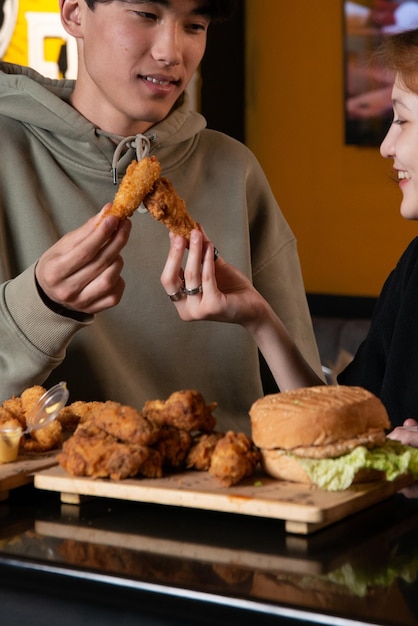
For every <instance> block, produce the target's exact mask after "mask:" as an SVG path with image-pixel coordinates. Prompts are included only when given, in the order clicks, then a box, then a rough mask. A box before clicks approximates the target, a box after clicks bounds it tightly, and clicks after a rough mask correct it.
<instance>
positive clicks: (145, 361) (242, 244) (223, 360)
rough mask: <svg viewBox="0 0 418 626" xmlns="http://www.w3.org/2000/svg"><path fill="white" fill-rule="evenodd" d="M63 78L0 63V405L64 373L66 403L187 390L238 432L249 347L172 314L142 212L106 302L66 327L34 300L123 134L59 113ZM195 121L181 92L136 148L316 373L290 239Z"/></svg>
mask: <svg viewBox="0 0 418 626" xmlns="http://www.w3.org/2000/svg"><path fill="white" fill-rule="evenodd" d="M73 86H74V84H73V82H71V81H68V80H66V81H55V80H49V79H45V78H43V77H41V76H39V75H38V74H37V73H36V72H34V71H32V70H29V69H27V68H22V67H18V66H13V65H9V64H6V63H0V136H1V151H2V157H1V168H0V283H1V286H0V298H1V307H0V400H4V399H6V398H9V397H11V396H12V395H13V394H20V393H21V392H22V390H23V389H24V388H25V387H28V386H31V385H33V384H41V383H42V384H45V385H46V386H49V385H50V384H52V383H53V382H56V381H57V380H66V381H67V383H68V387H69V390H70V401H75V400H105V399H112V400H115V401H119V402H123V403H125V404H130V405H132V406H135V407H137V408H141V407H142V405H143V403H144V402H145V401H146V400H150V399H156V398H160V399H165V398H166V397H168V395H169V394H170V393H171V392H173V391H175V390H179V389H186V388H192V389H197V390H199V391H201V392H202V393H203V395H204V397H205V399H206V401H207V402H213V401H216V402H218V409H217V410H216V412H215V415H216V416H217V418H218V428H219V429H226V428H229V427H230V428H234V429H237V428H240V429H242V430H246V431H247V432H248V430H249V420H248V416H247V413H248V409H249V407H250V405H251V403H252V402H253V401H254V400H255V399H256V398H258V397H260V396H261V395H262V393H263V389H262V381H261V378H260V373H259V361H258V353H257V348H256V346H255V345H254V343H253V341H252V340H251V338H250V337H249V336H248V335H247V333H246V332H245V331H244V330H243V329H242V328H241V327H239V326H235V325H233V324H222V323H214V322H195V323H186V322H183V321H182V320H181V319H180V318H179V317H178V315H177V312H176V309H175V307H174V306H173V305H172V303H171V302H170V300H169V299H168V298H167V295H166V294H165V292H164V290H163V288H162V287H161V284H160V274H161V271H162V268H163V266H164V263H165V259H166V255H167V251H168V235H167V230H166V228H164V227H163V226H162V225H161V224H159V223H157V222H155V221H154V220H153V219H152V217H151V216H150V215H149V214H140V213H136V214H135V215H134V216H133V218H132V222H133V228H132V231H131V236H130V239H129V242H128V244H127V246H126V248H125V249H124V251H123V257H124V270H123V277H124V279H125V281H126V289H125V293H124V296H123V299H122V301H121V303H120V304H119V305H118V306H117V307H115V308H113V309H112V310H109V311H106V312H103V313H100V314H98V315H96V316H95V317H94V318H93V317H92V318H89V319H85V320H84V321H83V322H80V321H77V320H75V319H72V318H71V317H66V316H64V315H60V314H59V313H56V312H54V311H52V310H50V309H49V308H48V307H47V306H46V305H45V304H44V303H43V301H42V300H41V299H40V297H39V295H38V292H37V289H36V285H35V281H34V266H35V263H36V261H37V259H38V258H39V256H40V255H41V254H42V253H43V252H44V251H45V250H46V249H47V248H49V247H50V246H51V245H52V244H53V243H54V242H55V241H56V240H57V239H58V238H59V237H61V236H62V235H64V233H66V232H68V231H70V230H73V229H75V228H77V227H78V226H80V225H82V224H83V223H84V222H86V220H87V219H89V218H90V217H91V216H92V215H94V214H96V213H98V212H99V210H100V209H101V208H102V206H103V205H104V204H105V203H106V202H109V201H111V200H112V198H113V196H114V193H115V189H116V188H115V185H114V183H113V180H112V161H113V159H114V154H115V148H116V145H117V144H118V142H119V141H120V140H122V139H123V138H122V137H114V136H108V135H106V133H104V132H101V131H98V129H97V128H95V127H94V125H93V124H91V123H90V122H89V121H88V120H86V119H85V118H83V117H82V116H81V115H80V114H79V113H78V112H77V111H76V110H75V109H74V108H72V106H71V105H70V104H69V97H70V94H71V91H72V89H73ZM205 126H206V123H205V120H204V118H203V117H202V116H201V115H200V114H198V113H196V112H192V111H190V110H189V107H188V105H187V98H185V100H184V102H183V103H182V104H181V105H180V106H179V107H178V108H177V109H175V110H174V111H173V112H172V113H171V114H170V115H169V116H168V117H167V118H166V119H165V120H163V121H162V122H161V123H159V124H157V125H155V126H154V127H153V128H151V129H150V130H149V131H147V133H146V136H147V138H148V139H149V142H150V154H155V155H156V156H157V157H158V159H159V160H160V162H161V164H162V170H163V174H164V175H165V176H168V177H169V178H170V179H171V180H172V182H173V183H174V185H175V186H176V188H177V190H178V192H179V193H180V195H181V196H182V197H183V198H184V199H185V201H186V203H187V206H188V209H189V211H190V213H191V214H192V215H193V217H194V218H195V219H196V220H197V221H198V222H199V223H201V224H202V226H203V227H204V229H205V230H206V232H207V234H208V236H209V237H210V238H211V240H212V241H213V242H214V243H215V245H216V246H217V247H218V249H219V251H220V253H221V254H222V256H223V257H224V258H225V259H226V260H227V261H229V262H231V263H233V264H234V265H236V266H237V267H238V268H239V269H240V270H241V271H243V272H244V273H245V274H246V275H247V276H249V277H252V279H253V282H254V284H255V286H256V288H257V289H258V290H259V291H260V292H261V293H262V294H263V295H264V296H265V297H266V299H267V300H268V301H269V302H270V303H271V305H272V306H273V308H274V309H275V310H276V311H277V313H278V314H279V315H280V317H281V318H282V320H283V322H284V323H285V324H286V326H287V327H288V329H289V331H290V333H291V334H292V335H293V337H294V339H295V340H296V342H297V344H298V345H299V347H300V348H301V350H302V352H303V354H304V355H305V357H306V358H307V360H308V361H309V362H310V363H311V365H312V366H313V367H314V368H315V369H316V371H318V372H320V365H319V360H318V354H317V349H316V344H315V341H314V336H313V331H312V325H311V320H310V317H309V311H308V307H307V303H306V298H305V293H304V287H303V282H302V277H301V272H300V267H299V261H298V256H297V250H296V243H295V238H294V236H293V234H292V232H291V230H290V228H289V226H288V225H287V223H286V221H285V219H284V217H283V215H282V213H281V212H280V209H279V208H278V206H277V203H276V201H275V199H274V197H273V195H272V193H271V190H270V187H269V185H268V183H267V181H266V179H265V176H264V174H263V172H262V170H261V168H260V166H259V164H258V162H257V160H256V159H255V157H254V156H253V154H252V153H251V152H250V151H249V150H248V149H247V148H246V147H245V146H244V145H242V144H241V143H239V142H237V141H235V140H233V139H231V138H229V137H227V136H225V135H223V134H221V133H218V132H215V131H211V130H208V129H206V128H205ZM140 140H141V137H139V138H138V141H140ZM135 156H136V152H135V149H134V148H129V149H128V150H127V151H125V152H124V153H123V154H122V156H121V158H120V160H118V163H117V170H118V176H119V180H120V178H121V176H122V175H123V174H124V172H125V169H126V167H127V165H128V164H129V163H130V161H131V160H132V159H133V158H135ZM51 372H52V374H51Z"/></svg>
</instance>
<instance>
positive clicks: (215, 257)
mask: <svg viewBox="0 0 418 626" xmlns="http://www.w3.org/2000/svg"><path fill="white" fill-rule="evenodd" d="M218 256H219V250H218V248H213V260H214V261H216V259H217V258H218Z"/></svg>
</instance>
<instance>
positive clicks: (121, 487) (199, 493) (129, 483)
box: [34, 466, 412, 534]
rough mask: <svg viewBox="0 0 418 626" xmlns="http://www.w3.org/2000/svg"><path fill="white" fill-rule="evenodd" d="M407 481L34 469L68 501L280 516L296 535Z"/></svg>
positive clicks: (39, 481) (42, 484) (38, 481)
mask: <svg viewBox="0 0 418 626" xmlns="http://www.w3.org/2000/svg"><path fill="white" fill-rule="evenodd" d="M411 482H412V481H411V479H410V478H408V477H405V478H402V479H399V480H397V481H394V482H393V483H392V482H386V481H379V482H375V483H367V484H364V485H361V486H360V485H355V486H352V487H351V488H350V489H347V490H345V491H339V492H328V491H322V490H320V489H317V488H315V487H310V486H307V485H302V484H299V483H289V482H285V481H278V480H274V479H273V478H269V477H267V476H265V475H264V474H261V473H260V474H256V475H254V476H252V477H251V478H250V479H248V480H245V481H242V482H241V483H239V484H238V485H235V486H233V487H222V486H220V484H219V482H218V481H217V480H216V479H215V478H213V477H212V476H211V475H210V474H209V473H208V472H197V471H185V472H182V473H178V474H172V475H168V476H166V477H164V478H152V479H147V478H138V479H126V480H122V481H114V480H109V479H91V478H78V477H72V476H70V475H69V474H67V473H66V472H65V470H63V469H62V468H61V467H60V466H55V467H51V468H49V469H46V470H44V471H42V472H38V473H36V474H35V478H34V484H35V487H37V488H39V489H45V490H48V491H57V492H59V493H60V494H61V501H62V502H64V503H67V504H79V503H80V502H81V497H82V496H99V497H105V498H115V499H120V500H131V501H134V502H147V503H153V504H165V505H171V506H177V507H178V506H181V507H188V508H195V509H205V510H210V511H219V512H226V513H237V514H241V515H253V516H257V517H266V518H274V519H278V520H283V521H284V522H285V528H286V530H287V531H288V532H292V533H298V534H308V533H311V532H314V531H315V530H318V529H320V528H323V527H325V526H328V525H330V524H332V523H334V522H336V521H338V520H341V519H343V518H345V517H348V516H349V515H352V514H353V513H356V512H358V511H360V510H362V509H365V508H367V507H369V506H372V505H373V504H375V503H377V502H380V501H382V500H384V499H386V498H388V497H390V496H391V495H392V494H394V493H395V492H396V491H397V490H399V489H401V488H402V487H403V486H405V485H407V484H411Z"/></svg>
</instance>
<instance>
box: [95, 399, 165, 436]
mask: <svg viewBox="0 0 418 626" xmlns="http://www.w3.org/2000/svg"><path fill="white" fill-rule="evenodd" d="M91 420H93V422H94V424H95V425H96V426H98V427H99V428H101V429H102V430H104V431H106V432H107V433H109V434H110V435H113V436H114V437H116V438H117V439H118V440H120V441H123V442H125V443H130V444H133V445H144V446H148V445H152V444H153V443H155V442H156V441H157V439H158V428H157V427H156V425H155V424H153V423H152V422H151V421H150V420H148V419H147V418H146V417H144V416H143V415H141V413H140V412H139V411H137V410H136V409H134V408H132V407H130V406H127V405H123V404H119V403H118V402H112V401H110V400H109V401H108V402H105V403H104V404H103V407H102V408H101V409H100V410H97V411H94V415H93V416H92V418H91Z"/></svg>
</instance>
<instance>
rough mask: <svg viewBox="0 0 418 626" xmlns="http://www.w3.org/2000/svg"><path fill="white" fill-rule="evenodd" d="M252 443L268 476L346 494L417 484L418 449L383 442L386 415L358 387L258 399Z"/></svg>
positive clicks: (253, 410)
mask: <svg viewBox="0 0 418 626" xmlns="http://www.w3.org/2000/svg"><path fill="white" fill-rule="evenodd" d="M250 418H251V428H252V439H253V441H254V443H255V445H256V446H257V447H258V448H259V449H260V453H261V464H262V466H263V468H264V470H265V472H266V473H267V474H269V475H270V476H273V477H274V478H278V479H281V480H287V481H293V482H299V483H307V484H315V485H317V486H318V487H321V488H322V489H327V490H330V491H338V490H342V489H347V488H348V487H349V486H350V485H351V484H352V483H353V482H360V481H361V482H364V481H370V480H377V479H387V480H394V479H395V478H397V477H398V476H400V475H402V474H412V476H413V477H414V478H418V449H416V448H412V447H411V446H404V445H402V444H400V443H399V442H397V441H392V440H390V439H387V438H386V431H387V430H388V429H390V422H389V417H388V414H387V411H386V409H385V407H384V405H383V404H382V402H381V401H380V400H379V398H377V397H376V396H375V395H374V394H372V393H370V392H369V391H367V390H366V389H363V388H362V387H347V386H343V385H330V386H325V385H323V386H318V387H304V388H301V389H295V390H292V391H287V392H282V393H278V394H271V395H267V396H265V397H263V398H260V399H259V400H257V401H256V402H254V404H253V405H252V407H251V409H250Z"/></svg>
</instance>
